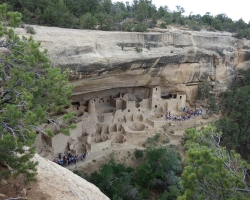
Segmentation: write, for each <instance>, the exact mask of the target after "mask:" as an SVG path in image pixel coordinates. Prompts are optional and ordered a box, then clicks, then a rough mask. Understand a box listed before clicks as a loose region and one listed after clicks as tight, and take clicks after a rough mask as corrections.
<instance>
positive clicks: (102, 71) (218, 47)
mask: <svg viewBox="0 0 250 200" xmlns="http://www.w3.org/2000/svg"><path fill="white" fill-rule="evenodd" d="M34 29H35V31H36V34H35V35H33V37H34V39H35V40H36V41H40V42H41V47H42V48H44V49H48V55H49V57H50V59H51V60H52V62H53V64H54V65H57V66H60V67H61V68H62V69H66V68H70V69H71V72H72V73H71V77H70V83H71V84H74V86H75V87H74V90H73V97H72V99H73V100H74V101H81V100H89V99H90V98H94V97H96V96H99V97H102V96H108V95H117V94H118V93H121V92H123V93H125V92H128V90H130V91H132V93H133V91H135V90H136V91H137V92H134V93H135V95H137V96H141V95H144V96H145V92H143V91H146V92H147V89H148V88H150V87H154V86H161V88H162V94H163V95H164V94H169V93H171V92H183V93H185V94H186V95H187V101H191V100H192V99H193V98H194V95H195V92H196V90H197V84H198V83H199V82H202V81H213V82H214V83H215V84H220V86H221V88H222V89H225V88H226V87H227V86H229V85H230V84H231V83H232V81H233V80H234V78H235V76H236V70H237V69H239V68H246V67H248V65H249V63H250V41H248V40H239V39H236V38H234V37H232V34H231V33H225V32H223V33H221V32H206V31H201V32H195V31H182V30H165V31H164V30H161V31H158V32H156V31H154V32H147V33H132V32H104V31H92V30H74V29H63V28H54V27H41V26H34ZM17 32H18V34H19V35H26V36H27V35H28V34H27V33H25V31H24V29H17ZM137 88H140V90H138V89H137ZM140 91H141V93H142V94H141V95H140V94H138V93H140Z"/></svg>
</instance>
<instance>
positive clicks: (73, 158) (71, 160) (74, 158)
mask: <svg viewBox="0 0 250 200" xmlns="http://www.w3.org/2000/svg"><path fill="white" fill-rule="evenodd" d="M85 158H86V152H84V153H83V154H80V155H73V154H71V153H68V154H67V155H64V156H63V155H62V154H59V156H58V158H55V159H54V160H53V161H54V162H55V163H57V164H58V165H61V166H68V165H71V164H75V163H76V162H79V161H83V160H84V159H85Z"/></svg>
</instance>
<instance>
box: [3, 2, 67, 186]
mask: <svg viewBox="0 0 250 200" xmlns="http://www.w3.org/2000/svg"><path fill="white" fill-rule="evenodd" d="M21 17H22V15H21V14H20V13H17V12H8V13H7V12H6V5H5V4H3V5H0V19H1V22H0V164H1V165H5V166H8V168H6V169H5V170H2V171H0V176H1V175H4V176H7V177H8V176H9V175H10V173H11V172H12V173H13V174H14V177H17V176H18V175H19V174H24V175H25V180H26V182H28V181H31V180H34V179H35V175H36V165H37V163H35V162H33V161H31V160H30V158H31V157H32V156H33V155H34V148H30V150H29V151H28V152H26V153H25V152H24V148H23V147H24V146H31V144H32V143H33V142H34V139H35V137H36V131H37V130H38V125H39V124H41V123H45V122H51V123H54V124H55V125H56V127H57V128H58V129H59V128H60V127H62V126H63V124H62V122H61V121H59V120H56V119H53V116H55V115H57V114H60V113H63V111H64V109H65V106H67V105H69V100H68V97H69V96H70V95H71V87H70V86H68V84H67V78H68V73H69V72H68V71H65V72H62V71H61V69H60V68H57V67H52V66H51V63H50V61H49V59H48V57H47V55H46V53H47V52H46V51H40V49H39V47H40V43H37V42H35V41H34V40H33V38H32V37H30V38H25V37H22V38H20V37H19V36H17V35H16V34H15V32H14V30H13V29H12V28H8V27H9V26H10V25H11V26H14V27H16V26H18V24H20V22H21ZM39 131H40V132H42V133H43V134H50V135H51V133H52V132H51V131H49V130H42V129H40V130H39Z"/></svg>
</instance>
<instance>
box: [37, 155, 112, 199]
mask: <svg viewBox="0 0 250 200" xmlns="http://www.w3.org/2000/svg"><path fill="white" fill-rule="evenodd" d="M34 161H38V162H39V164H38V167H37V171H38V175H37V179H38V182H37V183H38V184H37V189H38V190H40V191H43V193H44V195H46V196H47V198H46V199H51V200H52V199H53V200H57V199H58V200H59V199H65V200H68V199H70V200H108V199H109V198H108V197H106V196H105V195H104V194H103V193H102V192H101V191H100V190H99V189H98V188H97V187H96V186H94V185H93V184H91V183H89V182H87V181H85V180H84V179H83V178H81V177H79V176H77V175H76V174H74V173H73V172H71V171H69V170H68V169H65V168H63V167H61V166H59V165H57V164H56V163H54V162H51V161H49V160H47V159H45V158H42V157H41V156H39V155H38V154H36V155H35V156H34ZM48 196H49V197H48Z"/></svg>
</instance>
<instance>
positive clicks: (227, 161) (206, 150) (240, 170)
mask: <svg viewBox="0 0 250 200" xmlns="http://www.w3.org/2000/svg"><path fill="white" fill-rule="evenodd" d="M185 135H186V137H185V140H186V144H185V147H186V148H187V151H186V159H185V168H184V171H183V173H182V185H183V187H184V189H185V192H184V195H183V196H180V197H179V198H178V199H179V200H185V199H187V200H189V199H197V200H198V199H201V200H202V199H214V200H218V199H222V200H233V199H249V197H250V187H249V184H248V182H247V181H248V180H249V179H248V174H247V170H248V168H249V166H248V165H247V163H246V162H244V161H242V160H241V158H240V155H239V154H236V153H235V152H234V151H230V152H229V151H227V150H226V149H225V148H224V147H221V146H220V141H221V135H222V133H219V132H217V131H216V128H215V127H212V126H208V127H206V128H202V129H201V130H200V131H196V130H195V128H192V129H188V130H186V132H185Z"/></svg>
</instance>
